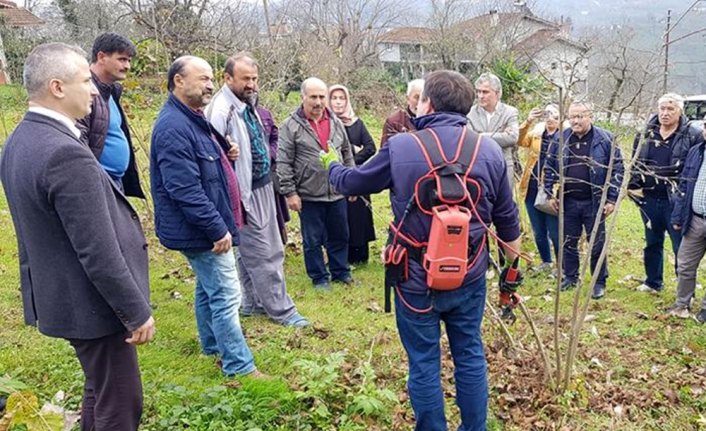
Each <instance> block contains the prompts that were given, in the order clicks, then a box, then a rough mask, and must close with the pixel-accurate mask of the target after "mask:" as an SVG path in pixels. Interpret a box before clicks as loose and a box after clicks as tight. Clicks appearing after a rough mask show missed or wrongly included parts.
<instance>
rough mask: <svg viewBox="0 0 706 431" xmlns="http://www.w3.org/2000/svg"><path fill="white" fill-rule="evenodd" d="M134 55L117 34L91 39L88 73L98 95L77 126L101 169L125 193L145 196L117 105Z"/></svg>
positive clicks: (133, 48) (106, 34)
mask: <svg viewBox="0 0 706 431" xmlns="http://www.w3.org/2000/svg"><path fill="white" fill-rule="evenodd" d="M135 54H136V50H135V45H133V43H132V42H130V39H128V38H126V37H124V36H121V35H119V34H117V33H103V34H101V35H100V36H98V37H97V38H96V40H95V41H94V42H93V49H92V50H91V66H90V67H91V76H92V79H93V84H95V86H96V88H97V89H98V94H97V95H96V96H95V97H94V98H93V103H92V104H91V113H90V114H88V115H87V116H85V117H84V118H82V119H80V120H79V121H78V122H77V123H76V126H77V127H78V128H79V130H80V131H81V142H83V143H84V144H86V145H88V146H89V147H90V148H91V151H92V152H93V155H95V156H96V159H98V162H99V163H100V164H101V166H103V169H105V171H106V172H107V173H108V175H109V176H110V177H111V178H112V179H113V181H115V183H116V184H118V186H119V187H120V188H121V189H122V191H123V193H125V196H133V197H137V198H142V199H144V198H145V194H144V192H143V191H142V187H141V186H140V178H139V175H138V172H137V163H136V162H135V150H134V148H133V146H132V139H131V138H130V128H129V127H128V124H127V117H126V116H125V112H124V111H123V107H122V106H121V104H120V97H121V96H122V94H123V87H122V85H120V81H122V80H124V79H125V78H127V73H128V71H130V62H131V61H132V57H134V56H135Z"/></svg>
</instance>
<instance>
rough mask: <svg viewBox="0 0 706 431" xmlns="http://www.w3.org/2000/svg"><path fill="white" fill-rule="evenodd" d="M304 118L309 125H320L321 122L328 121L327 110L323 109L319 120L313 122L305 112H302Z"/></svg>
mask: <svg viewBox="0 0 706 431" xmlns="http://www.w3.org/2000/svg"><path fill="white" fill-rule="evenodd" d="M304 116H305V117H306V119H307V120H309V121H310V122H311V123H315V124H318V123H320V122H322V121H325V120H328V109H326V108H324V113H323V115H321V118H319V119H318V120H314V119H313V118H311V117H310V116H309V115H307V113H306V111H305V112H304Z"/></svg>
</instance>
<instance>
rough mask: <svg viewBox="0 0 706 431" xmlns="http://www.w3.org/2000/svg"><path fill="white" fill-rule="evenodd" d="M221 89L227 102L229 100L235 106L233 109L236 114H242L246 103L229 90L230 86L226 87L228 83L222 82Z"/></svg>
mask: <svg viewBox="0 0 706 431" xmlns="http://www.w3.org/2000/svg"><path fill="white" fill-rule="evenodd" d="M221 91H223V94H224V96H225V97H226V99H227V100H228V102H230V104H231V105H233V106H234V107H235V111H236V112H237V113H238V115H242V114H243V111H245V108H247V107H248V104H247V103H245V102H243V101H242V100H240V99H239V98H238V96H236V95H235V93H233V90H231V89H230V87H228V85H226V84H223V88H222V90H221Z"/></svg>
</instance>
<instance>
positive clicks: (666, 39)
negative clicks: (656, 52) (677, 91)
mask: <svg viewBox="0 0 706 431" xmlns="http://www.w3.org/2000/svg"><path fill="white" fill-rule="evenodd" d="M671 22H672V10H671V9H669V10H667V30H666V31H665V32H664V80H663V81H662V94H666V93H667V76H668V75H669V33H670V31H671V28H670V27H669V26H670V24H671Z"/></svg>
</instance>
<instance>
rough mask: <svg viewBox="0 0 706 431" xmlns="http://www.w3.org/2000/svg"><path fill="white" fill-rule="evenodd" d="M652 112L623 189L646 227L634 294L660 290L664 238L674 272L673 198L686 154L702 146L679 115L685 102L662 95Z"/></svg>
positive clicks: (677, 242) (678, 235) (698, 135)
mask: <svg viewBox="0 0 706 431" xmlns="http://www.w3.org/2000/svg"><path fill="white" fill-rule="evenodd" d="M657 111H658V112H657V114H655V115H653V116H652V117H651V118H650V119H649V120H648V121H647V126H646V127H645V131H644V132H643V133H641V134H639V135H637V136H636V138H635V142H634V143H633V154H634V152H635V151H637V149H638V146H639V143H640V140H641V139H644V143H643V145H642V146H641V147H640V152H639V154H638V155H637V163H636V167H635V169H633V171H632V175H631V177H630V183H629V184H628V193H629V196H630V197H631V198H632V200H633V201H634V202H635V203H637V204H638V205H639V207H640V215H641V216H642V223H643V224H644V226H645V248H644V249H643V263H644V267H645V275H646V277H645V281H644V282H643V283H642V284H640V286H638V287H637V290H638V291H640V292H648V293H655V294H658V293H660V292H661V291H662V289H664V280H663V273H664V240H665V236H666V235H665V234H668V235H669V238H670V240H671V243H672V251H673V252H674V258H675V259H674V260H675V266H674V268H675V271H676V269H677V268H676V260H677V259H676V256H677V252H678V250H679V245H680V244H681V239H682V236H681V232H679V231H677V230H675V229H674V228H673V227H672V224H671V222H670V220H671V216H672V211H673V210H674V200H675V199H676V198H677V196H675V193H677V191H678V190H677V186H678V183H679V178H680V174H681V171H682V168H683V167H684V161H685V160H686V155H687V153H688V152H689V149H691V147H693V146H695V145H698V144H700V143H701V142H703V136H702V135H701V129H700V128H699V127H697V126H696V125H694V124H691V123H690V122H689V120H688V119H687V118H686V116H685V115H684V98H682V97H681V96H679V95H678V94H675V93H667V94H665V95H663V96H662V97H660V98H659V100H658V101H657Z"/></svg>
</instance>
